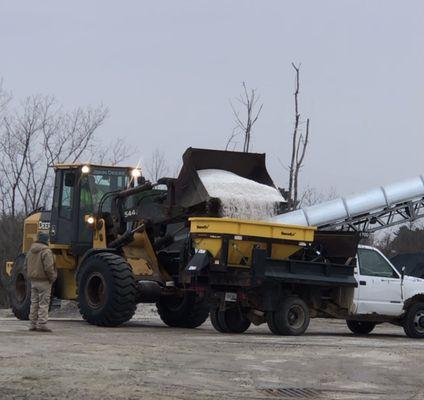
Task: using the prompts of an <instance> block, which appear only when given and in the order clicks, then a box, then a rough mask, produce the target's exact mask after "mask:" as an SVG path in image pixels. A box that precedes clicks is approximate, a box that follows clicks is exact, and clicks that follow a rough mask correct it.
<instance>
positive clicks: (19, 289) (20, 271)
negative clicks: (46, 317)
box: [8, 254, 31, 321]
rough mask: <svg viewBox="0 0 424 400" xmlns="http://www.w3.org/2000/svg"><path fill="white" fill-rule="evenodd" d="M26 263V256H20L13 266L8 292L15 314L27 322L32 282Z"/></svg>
mask: <svg viewBox="0 0 424 400" xmlns="http://www.w3.org/2000/svg"><path fill="white" fill-rule="evenodd" d="M24 263H25V254H20V255H19V256H18V257H17V258H16V260H15V262H14V264H13V268H12V272H11V277H10V281H9V282H8V283H9V287H8V292H9V301H10V307H11V308H12V311H13V314H15V317H16V318H18V319H20V320H23V321H27V320H28V319H29V311H30V308H31V282H30V280H29V279H28V276H27V271H26V269H25V268H24Z"/></svg>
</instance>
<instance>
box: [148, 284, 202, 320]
mask: <svg viewBox="0 0 424 400" xmlns="http://www.w3.org/2000/svg"><path fill="white" fill-rule="evenodd" d="M156 307H157V309H158V314H159V316H160V319H161V320H162V321H163V322H164V323H165V324H166V325H168V326H171V327H173V328H197V327H199V326H200V325H202V324H203V323H204V322H205V321H206V320H207V318H208V316H209V305H208V303H207V301H206V300H205V299H204V298H200V297H199V296H197V295H196V293H194V292H184V294H183V296H182V297H177V296H164V297H161V298H160V300H159V301H158V302H157V303H156Z"/></svg>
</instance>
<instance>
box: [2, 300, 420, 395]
mask: <svg viewBox="0 0 424 400" xmlns="http://www.w3.org/2000/svg"><path fill="white" fill-rule="evenodd" d="M27 326H28V323H27V322H23V321H18V320H16V319H14V318H12V317H11V315H10V311H8V310H0V399H1V400H9V399H31V400H32V399H35V400H37V399H43V400H44V399H72V400H74V399H75V400H77V399H78V400H79V399H96V400H97V399H98V400H100V399H101V400H112V399H113V400H121V399H155V400H156V399H193V400H194V399H196V400H198V399H214V400H217V399H276V398H280V399H287V398H290V399H302V398H303V399H304V398H313V399H315V398H317V399H396V400H398V399H399V400H402V399H424V385H423V371H422V368H423V365H424V340H413V339H408V338H406V337H405V335H404V333H403V330H402V329H401V328H399V327H394V326H391V325H386V324H383V325H380V326H378V327H377V328H376V329H375V332H374V333H373V334H371V335H369V336H368V337H355V336H353V335H352V334H350V333H349V331H348V330H347V328H346V327H345V325H344V323H343V321H330V320H313V321H312V322H311V326H310V329H309V330H308V332H307V334H306V335H304V336H301V337H282V336H280V337H279V336H274V335H272V334H271V333H270V332H269V331H268V329H267V327H266V326H260V327H252V328H250V329H249V330H248V331H247V332H246V333H245V334H242V335H230V334H219V333H216V332H215V331H214V330H213V328H212V327H211V325H210V324H209V322H207V323H206V324H204V325H203V326H202V327H201V328H198V329H194V330H189V329H174V328H168V327H166V326H165V325H163V324H162V323H161V321H160V320H159V319H158V317H157V315H156V313H155V310H154V308H153V307H151V306H143V308H142V309H140V310H139V311H138V312H137V315H136V317H135V318H134V319H133V320H132V321H130V322H129V323H127V324H125V325H123V326H121V327H119V328H109V329H108V328H98V327H95V326H91V325H89V324H87V323H85V322H83V321H81V319H80V318H79V315H78V313H77V311H76V310H75V307H74V306H73V305H72V304H67V305H65V306H64V307H63V309H62V310H55V311H54V312H53V313H52V321H51V327H52V328H53V330H54V332H53V333H37V332H28V331H27Z"/></svg>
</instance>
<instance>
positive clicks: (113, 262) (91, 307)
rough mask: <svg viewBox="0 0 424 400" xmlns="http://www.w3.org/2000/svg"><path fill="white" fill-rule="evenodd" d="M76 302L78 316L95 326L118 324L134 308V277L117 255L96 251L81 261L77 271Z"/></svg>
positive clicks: (128, 266)
mask: <svg viewBox="0 0 424 400" xmlns="http://www.w3.org/2000/svg"><path fill="white" fill-rule="evenodd" d="M77 301H78V308H79V310H80V313H81V315H82V317H83V318H84V319H85V320H86V321H87V322H89V323H90V324H94V325H98V326H118V325H121V324H122V323H124V322H126V321H129V320H130V319H131V318H132V317H133V315H134V312H135V310H136V286H135V278H134V274H133V272H132V269H131V267H130V265H129V264H128V263H127V262H126V261H125V260H124V259H123V258H122V257H120V256H118V255H116V254H112V253H99V254H95V255H93V256H91V257H89V258H88V259H87V260H86V261H84V263H83V265H82V266H81V267H80V268H79V271H78V273H77Z"/></svg>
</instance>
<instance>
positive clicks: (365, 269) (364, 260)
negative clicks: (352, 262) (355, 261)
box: [358, 249, 399, 278]
mask: <svg viewBox="0 0 424 400" xmlns="http://www.w3.org/2000/svg"><path fill="white" fill-rule="evenodd" d="M358 257H359V270H360V272H361V275H367V276H380V277H384V278H399V276H398V275H397V274H396V272H395V271H394V270H393V268H392V267H391V265H390V264H389V263H388V262H387V261H386V260H385V259H384V258H383V257H382V256H381V254H379V253H377V252H376V251H374V250H371V249H358Z"/></svg>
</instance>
